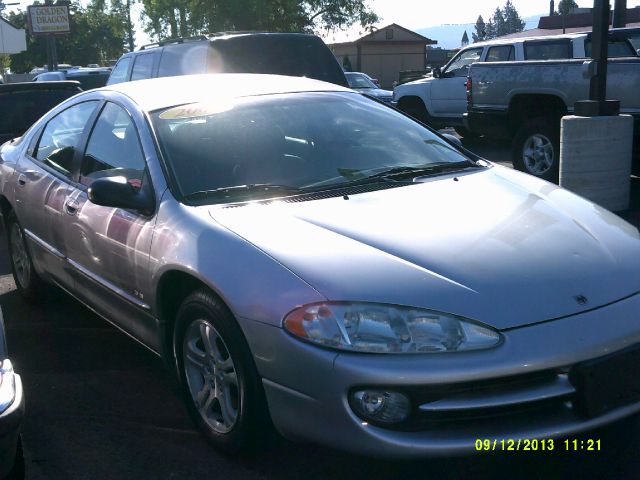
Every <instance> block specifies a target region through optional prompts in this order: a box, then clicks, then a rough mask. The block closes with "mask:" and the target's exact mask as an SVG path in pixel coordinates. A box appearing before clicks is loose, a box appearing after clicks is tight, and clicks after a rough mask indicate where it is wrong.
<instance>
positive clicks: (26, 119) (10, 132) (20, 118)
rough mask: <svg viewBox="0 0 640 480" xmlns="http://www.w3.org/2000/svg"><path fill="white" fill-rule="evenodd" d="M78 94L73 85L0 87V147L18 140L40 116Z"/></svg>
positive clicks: (72, 82)
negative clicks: (9, 141) (16, 138)
mask: <svg viewBox="0 0 640 480" xmlns="http://www.w3.org/2000/svg"><path fill="white" fill-rule="evenodd" d="M81 91H82V89H81V88H80V83H79V82H75V81H63V82H24V83H9V84H5V85H0V112H2V115H0V145H1V144H3V143H4V142H6V141H8V140H11V139H12V138H15V137H19V136H21V135H22V134H23V133H24V132H26V131H27V130H28V129H29V127H30V126H31V125H33V123H34V122H35V121H36V120H38V119H39V118H40V117H41V116H42V115H44V114H45V113H47V112H48V111H49V110H51V109H52V108H53V107H55V106H56V105H58V104H59V103H60V102H62V101H63V100H66V99H67V98H69V97H72V96H73V95H75V94H76V93H79V92H81Z"/></svg>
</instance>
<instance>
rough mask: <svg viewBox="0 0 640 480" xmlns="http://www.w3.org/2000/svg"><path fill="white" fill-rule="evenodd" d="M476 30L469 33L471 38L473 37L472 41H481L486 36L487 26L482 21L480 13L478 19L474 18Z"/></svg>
mask: <svg viewBox="0 0 640 480" xmlns="http://www.w3.org/2000/svg"><path fill="white" fill-rule="evenodd" d="M475 28H476V31H475V32H472V33H471V38H473V43H476V42H482V41H483V40H484V39H485V38H486V36H487V26H486V25H485V23H484V19H483V18H482V15H480V16H478V20H476V27H475Z"/></svg>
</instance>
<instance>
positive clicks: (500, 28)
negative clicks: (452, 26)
mask: <svg viewBox="0 0 640 480" xmlns="http://www.w3.org/2000/svg"><path fill="white" fill-rule="evenodd" d="M481 20H482V16H480V17H479V18H478V21H477V22H476V31H477V32H478V33H474V34H473V40H474V41H479V40H476V38H479V36H478V35H479V30H478V29H479V28H481V27H480V25H484V32H485V35H484V40H489V39H491V38H496V37H502V36H503V35H509V34H510V33H517V32H521V31H523V30H524V27H525V25H526V23H525V22H524V21H523V20H522V19H521V18H520V15H519V14H518V11H517V10H516V8H515V7H514V6H513V4H512V3H511V0H507V3H506V4H505V6H504V8H503V9H501V8H500V7H496V10H495V12H493V16H492V17H491V18H490V19H489V21H488V22H487V24H486V25H485V24H484V21H482V22H481Z"/></svg>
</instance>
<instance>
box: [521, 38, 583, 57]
mask: <svg viewBox="0 0 640 480" xmlns="http://www.w3.org/2000/svg"><path fill="white" fill-rule="evenodd" d="M571 57H572V48H571V41H570V40H568V39H566V40H557V41H544V42H525V44H524V58H525V59H526V60H562V59H567V58H571Z"/></svg>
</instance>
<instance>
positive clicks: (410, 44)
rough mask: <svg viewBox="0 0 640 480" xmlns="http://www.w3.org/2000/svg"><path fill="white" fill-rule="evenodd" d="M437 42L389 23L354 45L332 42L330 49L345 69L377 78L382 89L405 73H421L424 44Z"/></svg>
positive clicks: (424, 63)
mask: <svg viewBox="0 0 640 480" xmlns="http://www.w3.org/2000/svg"><path fill="white" fill-rule="evenodd" d="M437 43H438V42H437V41H435V40H431V39H429V38H427V37H423V36H422V35H419V34H417V33H416V32H412V31H411V30H408V29H406V28H404V27H401V26H400V25H397V24H395V23H392V24H391V25H387V26H386V27H384V28H380V29H379V30H376V31H375V32H373V33H370V34H369V35H366V36H364V37H362V38H359V39H358V40H356V41H354V42H346V43H333V44H329V48H330V49H331V51H332V52H333V54H334V55H335V56H336V58H337V59H338V62H339V63H340V65H342V66H343V67H345V69H346V70H353V71H356V72H364V73H366V74H367V75H369V76H370V77H373V78H377V79H378V80H379V82H380V86H381V87H382V88H391V87H392V85H393V82H394V81H397V80H398V75H399V73H400V72H402V71H407V70H424V69H425V67H426V56H427V45H435V44H437Z"/></svg>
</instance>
